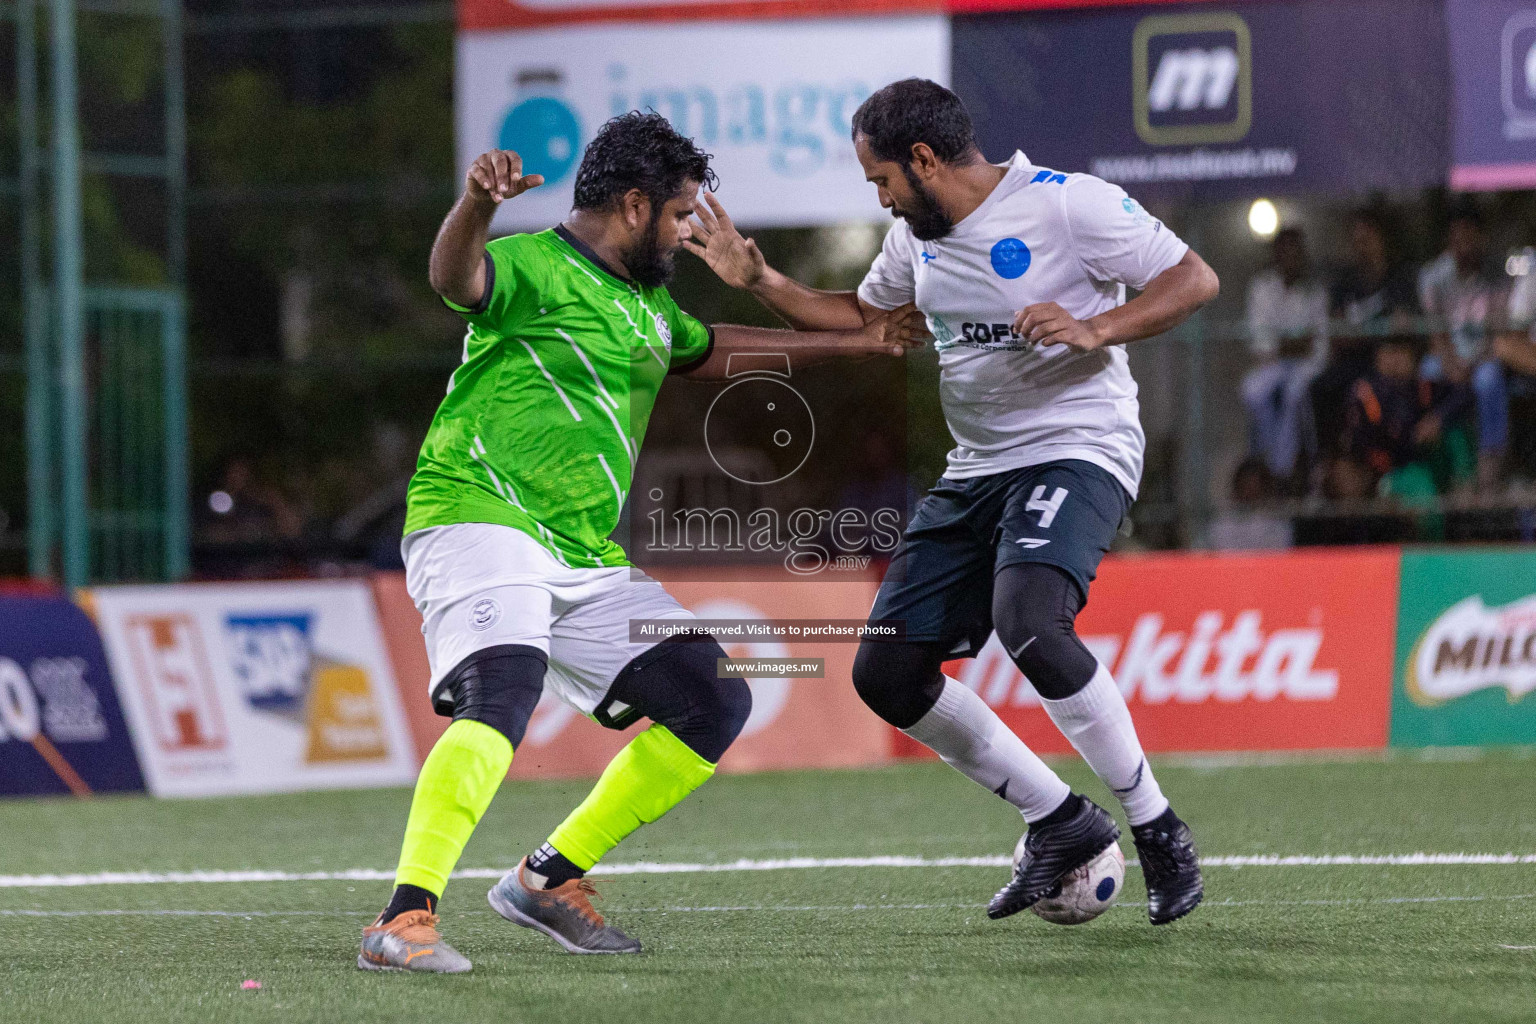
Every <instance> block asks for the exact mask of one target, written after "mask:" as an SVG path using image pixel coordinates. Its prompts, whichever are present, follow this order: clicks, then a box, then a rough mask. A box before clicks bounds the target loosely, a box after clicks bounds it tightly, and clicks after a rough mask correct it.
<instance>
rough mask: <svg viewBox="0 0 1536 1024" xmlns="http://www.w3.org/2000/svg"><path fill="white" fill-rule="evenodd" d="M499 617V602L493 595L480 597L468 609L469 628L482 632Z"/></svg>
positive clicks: (494, 623)
mask: <svg viewBox="0 0 1536 1024" xmlns="http://www.w3.org/2000/svg"><path fill="white" fill-rule="evenodd" d="M500 618H501V603H500V602H498V601H497V600H496V599H495V598H494V597H482V598H481V599H480V600H478V601H476V602H475V603H474V606H473V607H471V608H470V609H469V628H470V629H472V630H474V631H475V632H476V633H483V632H485V631H486V630H487V629H490V628H491V627H492V626H494V625H496V622H497V620H498V619H500Z"/></svg>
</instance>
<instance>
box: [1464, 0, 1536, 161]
mask: <svg viewBox="0 0 1536 1024" xmlns="http://www.w3.org/2000/svg"><path fill="white" fill-rule="evenodd" d="M1445 25H1446V32H1447V33H1448V35H1449V43H1450V54H1451V91H1452V96H1453V100H1452V106H1451V112H1452V113H1451V140H1452V141H1451V161H1452V165H1451V187H1452V188H1455V189H1501V188H1531V187H1532V186H1533V185H1536V3H1531V2H1528V0H1526V2H1522V0H1446V4H1445Z"/></svg>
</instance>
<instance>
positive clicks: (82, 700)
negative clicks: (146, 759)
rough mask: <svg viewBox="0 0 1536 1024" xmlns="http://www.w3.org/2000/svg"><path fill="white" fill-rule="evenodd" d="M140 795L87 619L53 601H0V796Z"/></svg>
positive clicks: (101, 658)
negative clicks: (125, 791)
mask: <svg viewBox="0 0 1536 1024" xmlns="http://www.w3.org/2000/svg"><path fill="white" fill-rule="evenodd" d="M143 788H144V778H143V776H142V775H141V774H140V773H139V763H138V760H137V759H136V758H135V757H134V753H133V743H132V741H131V740H130V739H129V737H128V726H127V724H126V723H125V722H124V721H123V713H122V710H121V709H120V708H119V707H118V704H117V694H116V692H114V690H113V688H112V675H111V673H110V672H109V671H108V669H107V656H106V652H104V651H103V650H102V647H101V638H100V637H99V636H97V634H96V627H95V625H94V624H92V622H91V620H90V618H89V617H88V616H87V615H86V614H85V613H84V612H83V611H81V610H80V609H79V608H77V607H75V606H74V605H73V604H71V603H70V602H68V601H66V600H64V599H63V598H62V597H0V795H6V796H13V795H16V794H21V793H35V794H45V793H46V794H55V793H73V794H75V795H76V796H85V795H86V794H88V793H95V792H108V791H124V790H135V789H143Z"/></svg>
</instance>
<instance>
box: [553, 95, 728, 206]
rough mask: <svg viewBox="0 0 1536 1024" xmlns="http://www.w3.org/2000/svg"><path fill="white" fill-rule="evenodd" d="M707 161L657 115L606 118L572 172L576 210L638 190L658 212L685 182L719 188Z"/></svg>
mask: <svg viewBox="0 0 1536 1024" xmlns="http://www.w3.org/2000/svg"><path fill="white" fill-rule="evenodd" d="M709 161H710V154H708V153H706V152H704V151H703V150H702V149H700V148H699V147H698V146H696V145H694V143H693V140H692V139H690V138H688V137H687V136H686V135H680V134H678V132H677V131H676V130H675V129H674V128H673V127H672V125H671V123H670V122H668V121H667V119H666V118H664V117H662V116H661V115H660V114H658V113H656V112H655V111H650V112H649V113H644V114H642V113H641V112H640V111H638V110H631V111H630V112H629V113H627V114H620V115H619V116H618V117H615V118H612V119H610V120H609V121H608V123H606V124H604V125H603V127H602V128H600V129H599V130H598V133H597V138H595V139H593V140H592V143H591V145H589V146H587V151H586V153H585V154H583V156H582V158H581V167H580V169H579V170H577V172H576V203H575V205H576V209H578V210H600V209H603V208H604V207H606V206H608V205H609V204H610V203H612V202H614V200H616V199H618V198H619V197H620V196H622V195H623V194H624V193H626V192H628V191H629V190H630V189H632V188H638V189H639V190H640V191H641V192H644V193H645V195H646V196H647V197H648V198H649V199H650V201H651V206H652V209H653V210H655V211H657V212H660V210H661V206H662V204H663V203H665V202H666V201H667V200H669V199H673V198H676V196H677V195H678V194H679V193H680V192H682V190H683V183H684V182H685V181H696V182H699V183H700V184H702V185H705V186H708V187H709V188H710V189H711V190H713V189H714V188H716V187H717V186H718V184H719V181H718V179H717V178H716V177H715V172H714V171H712V170H710V169H709Z"/></svg>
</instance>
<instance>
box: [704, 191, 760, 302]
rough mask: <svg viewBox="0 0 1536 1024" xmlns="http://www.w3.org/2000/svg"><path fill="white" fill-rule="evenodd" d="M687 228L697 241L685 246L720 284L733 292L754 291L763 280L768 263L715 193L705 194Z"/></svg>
mask: <svg viewBox="0 0 1536 1024" xmlns="http://www.w3.org/2000/svg"><path fill="white" fill-rule="evenodd" d="M688 226H689V227H690V228H691V229H692V231H693V237H694V239H696V240H697V241H695V240H685V241H684V242H683V245H684V246H685V247H686V248H687V249H688V251H689V252H691V253H693V254H694V255H695V256H697V257H698V258H699V259H701V260H703V261H704V262H705V263H707V264H708V265H709V269H710V270H713V271H714V272H715V273H716V274H718V275H719V276H720V280H722V281H724V282H725V283H726V284H728V285H730V286H731V287H732V288H751V287H752V286H753V285H755V284H757V282H758V281H760V280H761V279H762V277H763V273H764V271H766V270H767V268H768V262H767V261H766V260H764V259H763V254H762V253H760V252H758V251H757V243H756V242H754V241H752V239H750V238H743V237H741V232H739V231H737V230H736V225H735V224H733V223H731V216H730V214H728V213H726V212H725V207H723V206H721V205H720V200H718V199H716V198H715V195H714V193H713V192H705V193H704V205H702V206H699V207H697V208H696V209H695V210H694V215H693V219H692V220H690V221H689V222H688Z"/></svg>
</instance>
